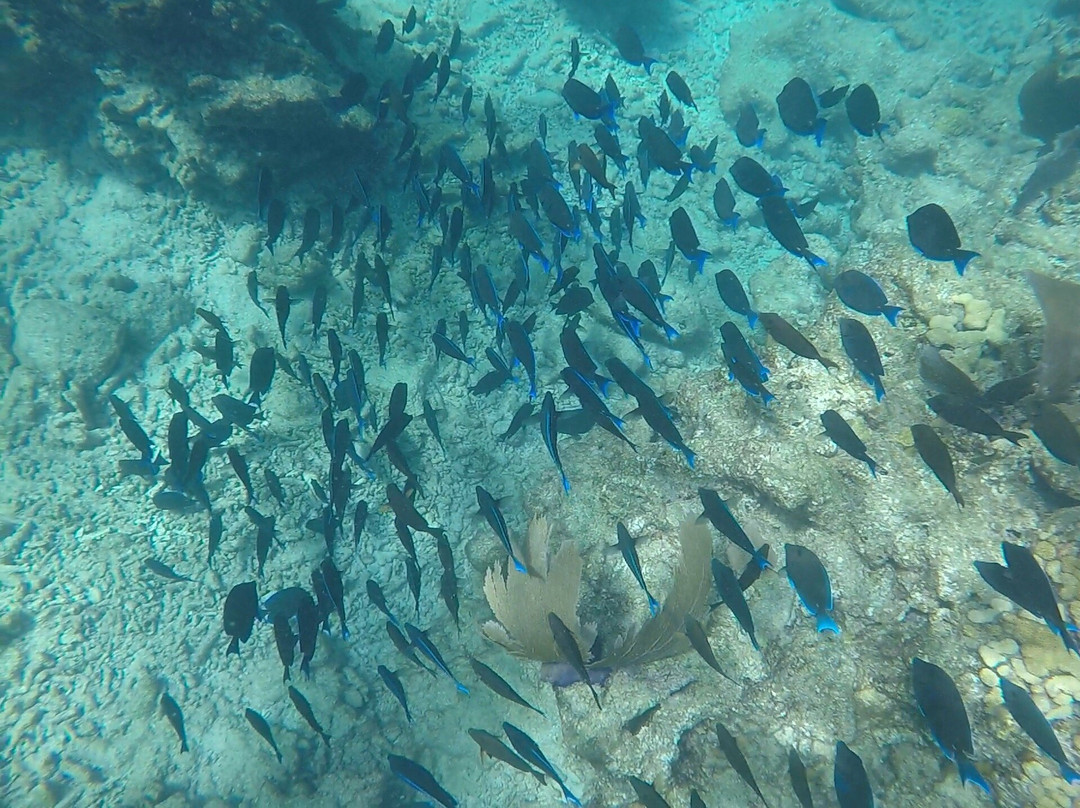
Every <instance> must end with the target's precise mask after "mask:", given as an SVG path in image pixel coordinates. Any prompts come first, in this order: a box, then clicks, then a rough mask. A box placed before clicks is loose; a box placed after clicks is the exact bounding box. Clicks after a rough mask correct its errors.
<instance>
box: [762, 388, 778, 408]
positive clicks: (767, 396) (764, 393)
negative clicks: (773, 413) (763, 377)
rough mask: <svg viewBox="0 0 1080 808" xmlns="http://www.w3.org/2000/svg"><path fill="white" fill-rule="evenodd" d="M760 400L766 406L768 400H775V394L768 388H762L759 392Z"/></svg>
mask: <svg viewBox="0 0 1080 808" xmlns="http://www.w3.org/2000/svg"><path fill="white" fill-rule="evenodd" d="M761 401H762V403H763V404H764V405H765V406H766V407H768V406H769V402H770V401H776V396H774V395H773V394H772V393H770V392H769V391H768V390H764V391H762V393H761Z"/></svg>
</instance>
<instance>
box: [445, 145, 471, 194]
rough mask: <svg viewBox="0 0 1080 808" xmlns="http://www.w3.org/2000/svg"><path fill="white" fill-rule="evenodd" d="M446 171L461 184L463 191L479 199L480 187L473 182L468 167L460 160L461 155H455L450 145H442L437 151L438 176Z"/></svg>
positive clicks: (454, 150)
mask: <svg viewBox="0 0 1080 808" xmlns="http://www.w3.org/2000/svg"><path fill="white" fill-rule="evenodd" d="M447 170H448V171H449V172H450V173H451V174H453V175H454V177H455V178H457V179H458V180H459V181H460V182H461V185H462V187H463V189H464V190H467V191H469V192H470V193H471V194H472V195H473V196H475V197H476V198H478V199H479V197H480V186H479V185H477V184H476V182H475V181H474V180H473V176H472V172H471V171H469V167H468V166H466V165H465V161H464V160H462V159H461V155H460V154H458V153H457V150H456V149H455V148H454V147H453V146H452V145H450V144H449V143H444V144H443V146H442V148H441V149H440V150H439V176H440V177H441V176H442V174H443V172H444V171H447Z"/></svg>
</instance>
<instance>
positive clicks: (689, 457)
mask: <svg viewBox="0 0 1080 808" xmlns="http://www.w3.org/2000/svg"><path fill="white" fill-rule="evenodd" d="M682 453H683V455H684V456H685V457H686V465H688V466H689V467H690V468H693V467H694V458H695V457H697V455H695V454H694V453H693V452H692V451H690V449H688V448H686V447H683V450H682Z"/></svg>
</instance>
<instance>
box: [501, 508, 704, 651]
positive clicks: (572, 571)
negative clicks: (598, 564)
mask: <svg viewBox="0 0 1080 808" xmlns="http://www.w3.org/2000/svg"><path fill="white" fill-rule="evenodd" d="M550 537H551V528H550V525H549V524H548V522H547V520H545V519H544V518H542V517H538V518H535V519H533V520H532V522H530V524H529V536H528V542H527V547H526V559H527V560H526V563H527V566H528V567H529V570H530V574H529V575H521V574H520V573H516V572H513V571H508V570H507V568H506V564H505V562H504V563H503V564H502V565H500V566H496V567H492V568H491V569H490V570H488V573H487V576H486V577H485V580H484V594H485V595H486V596H487V600H488V604H489V605H490V606H491V610H492V612H493V613H494V614H495V620H489V621H488V622H487V623H485V624H484V626H483V632H484V636H486V637H487V638H488V639H490V640H492V641H494V642H497V643H499V644H500V645H502V646H504V647H505V648H506V649H507V650H509V651H510V652H511V653H513V654H515V655H517V656H519V657H524V658H526V659H533V660H536V661H538V662H544V663H558V662H561V661H562V658H561V656H560V654H559V651H558V649H557V648H556V646H555V640H554V638H553V637H552V635H551V630H550V629H549V627H548V621H547V614H548V612H554V613H555V614H557V615H558V616H559V618H560V619H561V620H562V621H563V622H564V623H565V624H566V625H567V626H568V627H569V628H570V630H571V631H572V632H573V633H574V636H575V638H576V639H577V641H578V645H579V646H580V648H581V650H582V657H583V658H584V659H586V660H588V659H589V649H590V648H591V647H592V645H593V641H594V640H595V639H596V626H595V625H593V624H581V623H580V622H579V619H578V615H577V606H578V599H579V597H580V594H581V592H580V590H581V570H582V561H581V555H580V554H579V553H578V551H577V549H576V548H575V547H574V545H573V543H572V542H569V541H566V542H563V543H562V545H561V546H560V547H559V550H558V552H557V553H556V554H555V555H554V557H552V558H551V559H550V562H549V560H548V542H549V540H550ZM679 543H680V547H681V551H682V558H681V561H680V563H679V567H678V569H677V570H676V572H675V576H674V578H673V581H672V587H671V592H670V593H669V594H668V596H667V599H666V600H665V601H664V606H663V608H662V609H661V610H660V613H659V614H657V615H656V616H655V617H653V618H650V619H649V620H647V621H645V623H644V624H642V626H641V627H640V628H639V629H637V630H636V631H631V632H630V633H628V634H627V635H626V636H624V637H623V638H621V639H620V640H618V641H616V642H615V643H614V650H613V651H612V652H611V653H610V654H608V655H607V656H605V657H604V658H602V659H599V660H596V661H595V662H590V663H588V665H589V668H590V669H595V670H596V671H601V670H602V671H604V672H610V671H612V670H618V669H625V668H630V667H635V666H638V665H644V664H647V663H649V662H655V661H657V660H660V659H666V658H667V657H671V656H677V655H679V654H682V653H685V652H686V651H687V650H689V648H690V645H689V642H688V641H687V639H686V637H684V636H683V634H682V633H681V632H682V627H683V624H684V622H685V619H686V615H688V614H693V615H695V616H700V615H702V614H703V613H704V611H705V603H706V600H707V598H708V593H709V586H710V578H709V559H710V556H711V554H712V539H711V537H710V535H709V529H708V527H707V526H705V525H701V524H697V523H696V522H694V521H688V522H686V523H684V524H683V525H682V527H681V529H680V534H679ZM590 672H592V671H590Z"/></svg>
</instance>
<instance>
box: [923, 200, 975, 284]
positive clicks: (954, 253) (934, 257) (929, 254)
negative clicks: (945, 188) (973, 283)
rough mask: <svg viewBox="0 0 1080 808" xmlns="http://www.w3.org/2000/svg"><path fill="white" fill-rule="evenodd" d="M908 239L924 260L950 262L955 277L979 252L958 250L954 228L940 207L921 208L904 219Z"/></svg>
mask: <svg viewBox="0 0 1080 808" xmlns="http://www.w3.org/2000/svg"><path fill="white" fill-rule="evenodd" d="M907 229H908V238H910V239H911V246H912V247H914V248H915V249H916V250H917V251H918V252H919V254H920V255H922V256H923V257H924V258H929V259H930V260H931V261H952V262H953V264H954V265H955V266H956V272H957V274H958V275H963V274H964V270H965V269H966V268H967V265H968V262H969V261H971V259H972V258H978V257H979V253H977V252H974V251H972V250H962V249H960V235H959V234H958V233H957V232H956V225H955V224H953V220H952V218H951V217H950V216H949V214H948V213H947V212H946V211H945V209H944V208H943V207H941V205H935V204H932V203H931V204H929V205H923V206H922V207H921V208H919V209H918V210H917V211H915V212H914V213H912V214H911V215H910V216H908V217H907Z"/></svg>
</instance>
